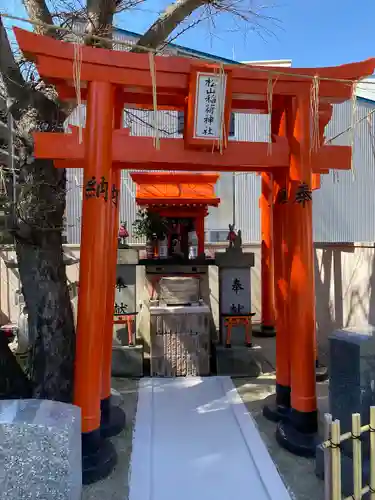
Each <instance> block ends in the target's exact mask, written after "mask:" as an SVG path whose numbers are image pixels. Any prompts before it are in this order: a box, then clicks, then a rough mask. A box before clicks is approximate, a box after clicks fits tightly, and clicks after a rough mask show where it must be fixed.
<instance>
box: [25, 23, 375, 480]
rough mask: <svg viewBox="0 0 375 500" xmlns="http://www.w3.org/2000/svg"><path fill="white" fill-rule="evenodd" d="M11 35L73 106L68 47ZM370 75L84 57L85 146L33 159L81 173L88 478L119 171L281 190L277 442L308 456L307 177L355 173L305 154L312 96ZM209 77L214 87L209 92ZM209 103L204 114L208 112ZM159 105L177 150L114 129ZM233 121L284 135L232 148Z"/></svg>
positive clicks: (60, 143) (102, 457)
mask: <svg viewBox="0 0 375 500" xmlns="http://www.w3.org/2000/svg"><path fill="white" fill-rule="evenodd" d="M15 34H16V38H17V41H18V43H19V45H20V49H21V50H22V51H23V53H24V55H25V57H27V58H28V59H29V60H33V61H34V62H35V64H36V67H37V69H38V71H39V74H40V76H41V78H43V79H44V80H45V81H47V82H50V83H53V84H54V85H55V86H56V89H57V91H58V93H59V97H60V99H62V100H72V101H75V99H76V89H75V88H74V85H73V83H72V82H73V78H72V75H73V65H74V63H75V62H76V61H75V58H76V55H75V50H74V46H73V44H69V43H64V42H60V41H58V40H53V39H50V38H48V39H46V38H45V37H43V36H39V35H36V34H33V33H30V32H27V31H24V30H20V29H15ZM150 61H153V64H152V65H151V62H150ZM374 66H375V61H374V60H368V61H365V62H362V63H354V64H349V65H344V66H340V67H337V68H313V69H294V68H282V71H281V70H280V68H264V67H252V66H244V65H231V66H224V68H223V67H219V66H218V65H215V64H203V63H202V64H199V63H198V64H197V60H194V59H188V58H181V57H156V56H155V57H154V56H152V57H151V56H149V55H148V54H134V53H129V52H116V51H109V50H106V49H98V48H92V47H86V46H84V47H82V49H81V58H80V76H81V85H80V89H81V90H80V93H81V96H80V97H81V98H82V100H86V102H87V120H86V125H85V133H84V140H83V141H82V142H80V141H79V140H78V133H77V131H76V130H73V129H72V130H71V132H70V133H66V134H63V133H36V134H35V135H34V139H35V155H36V157H38V158H51V159H54V160H55V166H56V167H57V168H60V167H64V168H72V167H75V168H77V167H78V168H80V167H83V168H84V189H85V191H84V196H83V215H82V236H81V266H80V294H79V304H78V327H77V358H76V366H77V369H76V374H75V403H76V404H77V405H79V406H80V407H81V409H82V433H83V434H82V436H83V444H84V456H85V457H86V459H87V460H88V461H89V462H90V459H92V460H91V462H90V467H91V470H92V468H95V467H100V466H102V467H105V466H108V464H111V460H110V459H109V458H108V457H109V456H110V453H111V452H110V449H109V445H108V443H107V444H105V443H103V441H102V440H101V438H100V425H101V415H100V400H101V391H100V386H101V370H102V366H104V365H103V363H102V361H103V359H102V352H104V351H103V349H104V350H105V347H104V343H103V339H105V344H106V345H108V343H109V342H110V338H111V335H110V334H107V333H106V330H108V328H110V326H109V324H108V321H107V320H106V319H105V318H107V317H109V316H108V314H103V309H104V310H107V309H108V311H110V313H109V314H110V315H112V316H113V290H114V287H115V280H116V276H115V274H114V273H113V272H112V273H110V272H109V267H107V266H109V265H111V266H114V262H115V258H116V257H115V255H116V247H115V245H113V244H111V245H107V244H106V236H107V234H108V230H109V231H110V232H111V241H112V240H113V241H115V239H116V238H117V231H118V221H116V222H114V221H115V220H116V217H118V212H117V210H115V209H114V207H116V205H118V203H117V200H118V190H119V175H118V172H119V170H120V169H137V170H140V169H143V170H168V171H170V170H182V171H184V170H187V171H200V172H204V171H209V172H210V171H211V172H212V171H217V172H220V171H242V172H266V173H270V174H272V175H274V176H275V178H276V176H279V177H280V176H281V177H282V176H284V177H285V179H287V180H286V182H285V183H284V185H282V186H281V187H282V189H285V196H284V195H283V197H284V198H285V201H287V203H286V205H288V210H287V212H288V221H287V222H286V219H285V214H284V215H280V217H282V218H283V224H282V225H283V226H285V225H286V224H289V225H290V226H291V227H292V228H293V229H292V230H289V236H290V241H289V248H288V252H289V257H288V259H287V262H286V263H285V265H288V266H289V265H290V283H289V288H288V296H287V297H286V298H285V304H284V306H285V307H284V309H285V311H286V313H285V314H286V315H288V314H292V316H293V318H294V326H293V332H292V339H291V340H290V339H289V340H288V342H289V343H290V348H291V356H290V385H291V388H290V389H291V408H290V420H289V423H288V424H285V425H284V424H283V425H281V426H280V428H279V431H278V439H279V441H280V443H281V444H283V446H287V447H289V448H290V449H292V450H293V451H295V452H301V449H303V450H306V449H308V448H309V446H310V444H311V443H310V441H309V439H310V436H311V435H313V434H314V432H315V431H316V428H317V412H316V393H315V324H314V318H315V298H314V268H313V261H312V255H313V254H312V203H311V190H312V175H313V174H320V173H326V172H327V171H329V169H331V168H340V169H350V166H351V149H350V147H343V146H328V145H322V144H319V147H317V148H316V147H313V146H314V145H313V144H311V140H310V125H311V120H312V118H311V94H312V92H311V89H312V88H313V89H315V90H314V95H315V101H316V102H315V103H314V104H315V108H316V109H318V108H319V104H320V103H321V104H327V103H328V104H330V103H335V102H342V101H345V100H347V99H350V98H351V96H352V89H353V83H355V82H356V81H357V80H358V79H360V78H362V77H364V76H367V75H370V74H372V72H373V70H374ZM152 68H154V69H155V72H156V75H157V78H154V77H155V75H153V70H152ZM208 77H210V78H211V79H212V80H211V82H215V85H212V86H209V87H207V85H206V83H207V81H208ZM270 80H271V83H272V85H271V86H270ZM317 83H319V85H318V84H317ZM155 87H156V88H155ZM270 87H271V88H272V96H271V97H272V98H271V99H270V96H269V89H270ZM208 90H209V92H208ZM155 92H156V95H157V100H155ZM207 92H208V93H207ZM207 96H210V98H209V101H210V102H209V104H210V105H211V104H212V106H211V107H210V109H207V106H206V105H205V104H204V102H206V104H207V101H204V99H206V98H207ZM212 96H214V97H215V103H213V100H214V99H213V97H212ZM156 102H157V107H158V109H175V110H185V111H186V116H185V127H184V139H183V140H182V139H164V138H163V139H160V142H159V143H158V144H160V147H159V148H158V149H155V142H156V141H154V138H152V137H132V136H130V134H129V130H126V129H122V130H121V129H120V128H121V126H120V125H121V124H120V123H119V121H121V120H120V119H119V116H121V112H122V110H123V108H124V107H126V105H128V104H131V105H133V106H134V105H136V106H138V107H140V108H142V107H143V108H147V109H152V108H154V109H155V103H156ZM218 102H219V104H220V105H219V106H216V104H217V103H218ZM214 104H215V106H216V107H215V106H214ZM270 106H271V107H270ZM211 108H212V109H211ZM155 111H156V109H155ZM231 111H241V112H246V111H248V112H250V111H251V112H254V111H255V112H258V113H269V114H270V115H271V125H272V127H271V128H272V130H273V131H274V130H275V127H276V125H275V123H277V119H278V118H280V119H281V117H282V116H283V115H285V117H286V122H287V123H286V125H285V134H284V135H282V134H279V135H278V133H274V132H273V136H272V140H273V144H272V150H271V151H270V149H269V144H268V143H267V142H241V141H228V131H229V119H230V113H231ZM114 112H115V115H114ZM114 116H117V118H116V119H114ZM211 117H212V118H211ZM314 122H315V121H314V120H313V123H314ZM276 128H278V127H276ZM291 200H293V201H291ZM112 201H113V203H111V202H112ZM108 207H111V208H108ZM116 224H117V227H116V228H113V227H114V225H116ZM285 227H286V231H288V228H287V226H285ZM274 250H275V249H274ZM278 251H279V249H276V252H278ZM105 263H108V264H105ZM109 275H110V276H111V277H110V279H109V278H108V276H109ZM237 285H238V284H237ZM237 285H236V286H237ZM110 290H112V291H110ZM111 301H112V303H110V302H111ZM106 305H107V306H108V307H107V309H106ZM102 347H103V349H102ZM301 443H302V445H301ZM103 450H104V451H103ZM93 463H94V464H95V465H93Z"/></svg>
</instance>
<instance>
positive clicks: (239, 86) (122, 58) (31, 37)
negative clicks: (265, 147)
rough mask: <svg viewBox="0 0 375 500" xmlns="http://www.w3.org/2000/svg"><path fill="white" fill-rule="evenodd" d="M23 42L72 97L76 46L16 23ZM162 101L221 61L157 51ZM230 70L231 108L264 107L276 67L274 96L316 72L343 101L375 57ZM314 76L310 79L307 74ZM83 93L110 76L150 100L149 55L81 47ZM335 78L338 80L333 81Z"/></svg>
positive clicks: (174, 98) (183, 91)
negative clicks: (200, 71)
mask: <svg viewBox="0 0 375 500" xmlns="http://www.w3.org/2000/svg"><path fill="white" fill-rule="evenodd" d="M14 32H15V36H16V39H17V41H18V44H19V47H20V49H21V51H22V52H23V54H24V55H25V57H26V58H27V59H29V60H32V61H34V62H35V63H36V66H37V68H38V71H39V74H40V76H41V77H42V78H43V79H44V80H45V81H50V82H52V83H54V84H55V85H56V87H57V89H58V91H59V95H60V98H61V99H64V98H65V99H71V98H74V96H75V92H74V86H73V62H74V57H75V56H74V46H73V44H72V43H67V42H61V41H58V40H54V39H51V38H49V37H45V36H41V35H36V34H34V33H32V32H29V31H26V30H23V29H20V28H14ZM155 67H156V73H157V78H156V80H157V92H158V104H159V105H160V106H163V105H164V106H170V107H172V108H174V109H179V108H181V106H183V104H184V98H185V96H187V94H188V87H189V75H190V73H191V71H192V70H193V69H194V68H197V67H200V68H206V69H210V68H211V69H212V68H218V67H219V66H218V65H217V64H207V63H202V62H198V61H197V60H196V59H190V58H186V57H173V56H170V57H163V56H155ZM225 69H226V70H229V71H230V72H231V75H232V109H233V110H236V109H248V110H250V109H255V110H258V112H259V111H262V110H263V111H264V103H265V101H266V97H267V87H268V81H269V78H270V75H271V76H272V71H274V72H275V76H274V81H273V95H274V101H275V103H274V104H276V105H277V99H278V97H281V98H283V97H285V96H294V95H300V94H302V93H306V94H307V93H308V92H310V88H311V82H312V79H313V78H314V76H317V77H320V78H321V80H320V84H319V97H320V99H321V100H325V101H326V102H341V101H344V100H347V99H348V98H350V97H351V94H352V83H353V82H355V81H357V80H359V79H361V78H363V77H365V76H369V75H371V74H372V73H373V72H374V70H375V58H371V59H368V60H366V61H363V62H357V63H352V64H346V65H342V66H337V67H328V68H307V69H305V68H303V69H301V68H282V74H281V72H280V68H277V67H275V68H272V67H267V68H264V67H260V66H258V67H254V66H246V65H240V64H238V65H231V66H230V65H225ZM301 75H305V77H301ZM309 75H311V78H309V77H308V76H309ZM80 76H81V82H82V97H83V99H84V98H85V86H86V83H87V82H90V81H94V80H99V81H110V82H111V83H113V84H115V85H117V86H121V87H122V88H123V89H124V103H127V102H131V103H133V104H138V105H142V104H146V105H147V104H150V103H151V102H152V100H151V99H152V94H151V92H152V81H151V74H150V63H149V57H148V54H145V53H141V54H136V53H131V52H126V51H115V50H111V51H109V50H107V49H99V48H93V47H87V46H83V47H82V66H81V75H80ZM330 79H336V80H340V81H331V80H330Z"/></svg>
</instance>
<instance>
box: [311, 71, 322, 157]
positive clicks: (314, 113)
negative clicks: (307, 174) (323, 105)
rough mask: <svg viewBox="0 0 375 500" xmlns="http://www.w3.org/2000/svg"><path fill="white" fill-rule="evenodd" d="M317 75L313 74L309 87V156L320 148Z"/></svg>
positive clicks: (318, 82)
mask: <svg viewBox="0 0 375 500" xmlns="http://www.w3.org/2000/svg"><path fill="white" fill-rule="evenodd" d="M319 84H320V81H319V77H318V76H314V78H313V80H312V84H311V89H310V120H311V121H310V123H311V142H310V156H311V153H312V152H314V153H316V152H317V151H318V149H319V148H320V134H319Z"/></svg>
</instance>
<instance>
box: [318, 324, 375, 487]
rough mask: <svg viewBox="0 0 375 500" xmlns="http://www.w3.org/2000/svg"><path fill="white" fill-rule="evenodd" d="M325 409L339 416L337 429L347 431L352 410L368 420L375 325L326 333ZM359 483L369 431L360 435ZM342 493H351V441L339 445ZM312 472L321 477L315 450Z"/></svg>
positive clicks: (374, 380)
mask: <svg viewBox="0 0 375 500" xmlns="http://www.w3.org/2000/svg"><path fill="white" fill-rule="evenodd" d="M329 349H330V353H329V359H330V364H329V412H330V413H331V414H332V418H333V420H335V419H338V420H340V424H341V433H345V432H348V431H351V425H352V423H351V419H352V414H353V413H360V414H361V423H362V425H366V424H368V423H369V421H370V406H372V405H375V327H373V326H370V325H369V326H365V327H362V328H361V327H349V328H343V329H341V330H336V331H335V332H334V333H333V334H332V335H331V336H330V337H329ZM362 452H363V457H362V469H363V476H364V479H363V481H364V482H363V484H368V481H369V433H365V434H364V435H363V439H362ZM341 463H342V487H343V495H345V496H350V495H351V494H352V493H353V491H352V490H353V461H352V442H351V440H348V441H347V442H345V443H342V446H341ZM316 474H317V476H318V477H320V478H322V479H323V476H324V456H323V449H322V447H321V446H320V445H319V446H318V448H317V451H316Z"/></svg>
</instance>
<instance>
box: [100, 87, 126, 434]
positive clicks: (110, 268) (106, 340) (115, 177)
mask: <svg viewBox="0 0 375 500" xmlns="http://www.w3.org/2000/svg"><path fill="white" fill-rule="evenodd" d="M122 118H123V105H122V103H121V100H120V92H119V91H117V93H116V103H115V110H114V129H115V130H118V129H121V128H122ZM120 180H121V170H119V169H113V170H112V172H111V181H112V189H113V190H115V192H116V193H117V201H116V202H115V203H107V221H108V227H107V231H108V238H107V241H106V244H107V255H108V258H107V260H106V262H105V264H106V265H107V273H106V279H107V283H106V284H105V289H106V292H107V293H106V300H105V325H104V329H103V354H102V384H101V402H100V410H101V419H100V432H101V435H102V436H103V437H112V436H116V435H117V434H119V433H120V432H121V431H122V430H123V429H124V427H125V425H126V417H125V413H124V411H123V410H122V409H121V408H120V407H119V406H116V405H112V404H111V380H112V379H111V376H112V344H113V312H114V303H115V285H116V269H117V248H118V230H119V211H120V197H119V195H120ZM103 265H104V263H103Z"/></svg>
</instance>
